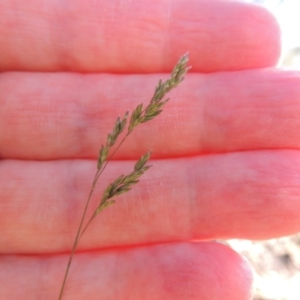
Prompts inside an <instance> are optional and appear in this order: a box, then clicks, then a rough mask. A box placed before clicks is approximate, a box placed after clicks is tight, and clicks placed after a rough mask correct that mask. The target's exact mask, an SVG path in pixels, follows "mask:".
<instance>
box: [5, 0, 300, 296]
mask: <svg viewBox="0 0 300 300" xmlns="http://www.w3.org/2000/svg"><path fill="white" fill-rule="evenodd" d="M0 11H1V12H2V16H1V20H2V22H1V24H2V25H1V27H0V30H1V35H0V45H1V55H0V66H1V69H2V70H3V71H5V72H3V73H2V74H1V76H0V86H1V91H2V93H1V98H0V103H1V117H0V122H1V123H0V154H1V157H2V161H1V165H0V220H1V222H0V232H1V233H2V234H1V236H0V251H1V253H2V254H1V260H0V286H1V289H0V299H12V300H15V299H57V297H58V292H59V288H60V285H61V283H62V282H61V281H62V278H63V274H64V271H65V264H66V262H67V259H68V252H69V251H70V248H71V247H72V242H73V240H74V237H75V232H76V230H77V227H78V224H79V219H80V216H81V214H82V209H83V207H84V202H85V200H86V197H87V193H88V191H89V188H90V184H91V180H92V178H93V174H94V172H95V168H96V157H97V154H98V151H99V148H100V145H101V143H102V142H103V141H104V140H105V137H106V135H107V133H108V132H109V131H110V130H111V127H112V124H113V123H114V120H115V118H116V116H117V115H119V114H121V115H123V114H124V112H125V111H126V110H127V109H133V108H134V107H135V106H136V105H137V104H139V103H141V102H144V103H147V102H148V101H149V98H150V97H151V95H152V93H153V89H154V86H155V85H156V83H157V80H158V78H159V77H161V74H160V73H163V72H169V71H170V70H171V68H172V66H173V65H174V63H175V62H176V61H177V59H178V58H179V56H181V55H182V54H183V53H184V52H186V51H189V53H190V58H191V61H190V64H191V65H192V67H193V69H192V72H193V74H188V76H187V79H186V80H185V81H184V82H183V83H182V85H181V86H180V87H179V88H178V89H177V90H176V91H175V92H174V93H173V95H172V99H171V101H170V102H169V103H168V105H167V107H166V108H165V111H164V112H163V114H162V115H161V116H159V117H158V118H157V119H156V120H154V121H153V122H152V123H151V126H148V124H144V125H143V126H140V127H139V128H138V129H137V130H136V131H135V132H134V133H133V134H132V136H130V139H129V140H128V142H127V143H126V144H124V145H123V147H122V148H121V149H120V151H119V153H118V154H117V155H116V156H115V161H113V162H111V163H110V166H109V168H107V171H106V173H104V176H103V177H102V179H103V181H101V182H99V187H98V189H97V191H96V193H95V195H94V197H93V203H92V204H91V210H92V208H93V207H95V205H96V204H97V203H98V200H99V198H100V195H101V191H102V190H103V188H104V187H105V186H106V184H107V182H109V181H111V180H112V179H114V178H115V177H116V176H118V175H120V174H121V173H123V172H124V170H127V169H128V168H131V167H132V165H133V163H134V162H133V161H131V160H136V159H137V158H138V157H139V156H140V155H141V154H142V153H144V152H145V151H147V150H149V149H151V148H153V150H154V151H153V162H152V163H153V165H154V166H153V168H152V169H151V170H149V171H148V172H147V174H146V175H145V177H144V178H142V180H141V182H140V183H139V185H137V186H135V188H134V189H133V190H132V191H131V192H130V193H128V194H125V195H124V196H120V197H119V198H118V201H117V203H116V204H115V205H113V206H111V207H110V208H109V209H107V210H106V211H105V212H103V213H102V214H101V215H100V216H99V217H98V218H97V219H96V220H95V221H94V222H93V223H92V224H91V226H90V228H89V229H88V230H87V231H86V233H85V235H84V236H83V238H82V240H81V241H80V244H79V246H78V252H77V253H76V255H75V258H74V261H73V264H72V266H71V271H70V276H69V278H68V282H67V287H66V290H65V294H64V298H63V299H72V300H74V299H75V300H76V299H99V298H101V299H107V300H110V299H120V300H123V299H133V300H141V299H143V300H152V299H166V300H168V299H172V300H173V299H185V300H187V299H201V300H205V299H210V300H212V299H224V300H226V299H230V300H235V299H236V300H243V299H250V297H251V295H250V294H251V291H250V290H251V270H250V268H249V266H248V265H247V263H246V262H245V261H244V260H243V259H242V258H241V257H239V255H238V254H236V253H235V252H233V251H232V250H230V249H228V248H227V247H225V246H224V245H221V244H218V243H214V242H209V240H214V239H223V238H236V237H240V238H250V239H251V238H252V239H260V238H270V237H274V236H280V235H285V234H290V233H293V232H296V231H298V230H299V228H300V221H299V220H298V219H299V218H298V215H297V212H298V208H299V206H300V205H299V200H298V199H299V195H298V194H299V192H298V190H299V188H298V186H299V184H298V168H297V166H298V164H299V163H300V160H299V154H298V151H297V148H298V147H299V144H300V143H299V138H298V128H299V126H298V123H299V122H298V114H297V112H298V109H299V104H298V102H299V95H300V90H299V89H297V86H299V84H298V83H299V75H298V74H296V73H289V72H282V71H278V70H275V69H260V68H265V67H270V66H273V65H274V64H275V62H276V61H277V59H278V55H279V37H278V36H279V34H278V28H277V25H276V24H275V22H274V20H273V18H272V17H270V16H269V14H268V13H267V12H265V11H264V10H262V9H261V8H258V7H253V6H250V5H246V4H241V3H235V2H229V1H192V0H188V1H187V0H185V1H170V0H169V1H167V0H163V1H161V0H160V1H153V0H152V1H148V0H147V1H143V2H139V1H131V2H129V3H124V2H122V3H118V4H116V3H115V2H113V1H98V2H97V1H96V2H93V1H90V2H88V3H87V2H83V1H80V0H78V1H72V2H70V3H68V2H66V1H60V2H58V3H57V2H51V1H49V3H43V5H42V3H41V2H40V1H30V2H28V1H27V2H26V3H25V2H24V4H23V3H22V4H18V7H16V6H15V5H13V3H12V1H4V2H2V3H1V4H0ZM251 69H252V70H251ZM52 71H54V72H52ZM51 72H52V73H51ZM288 149H290V150H288ZM292 149H294V150H292ZM192 240H197V241H196V242H195V241H194V242H191V241H192ZM203 241H206V242H203Z"/></svg>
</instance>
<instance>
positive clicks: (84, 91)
mask: <svg viewBox="0 0 300 300" xmlns="http://www.w3.org/2000/svg"><path fill="white" fill-rule="evenodd" d="M158 77H159V75H144V76H115V75H75V74H29V73H6V74H2V75H1V77H0V89H1V91H2V93H1V96H0V105H1V108H2V109H1V111H0V154H1V156H2V157H3V158H18V159H57V158H78V157H79V158H96V157H97V155H98V152H99V148H100V145H101V144H103V143H105V140H106V136H107V134H108V133H109V132H111V130H112V128H113V125H114V122H115V120H116V117H117V115H122V116H123V115H124V113H125V112H126V111H127V110H128V109H129V110H131V111H132V110H133V109H134V108H135V107H136V106H137V105H138V104H140V103H145V105H147V104H148V103H149V99H151V97H152V94H153V90H154V87H155V85H156V84H157V81H158ZM16 82H18V85H17V86H16V85H15V83H16ZM299 87H300V76H299V73H297V72H294V73H292V72H283V71H275V70H255V71H247V72H246V71H243V72H228V73H226V72H222V73H218V74H209V75H200V74H189V75H188V76H187V78H186V80H185V81H184V82H183V83H182V85H181V86H179V87H178V88H177V90H176V91H175V92H174V93H173V94H172V95H171V96H170V97H171V100H170V101H169V103H168V104H167V106H166V107H165V109H164V111H163V113H162V115H160V116H158V117H157V119H154V120H153V121H151V126H149V124H150V123H146V124H142V125H141V126H139V128H137V129H136V130H135V132H133V134H132V135H130V137H129V140H128V142H127V143H125V144H124V145H123V146H122V148H121V149H120V151H119V152H118V153H117V154H116V156H115V158H116V159H120V158H137V157H138V156H141V155H142V154H143V153H145V152H146V151H148V150H149V149H154V154H153V155H154V156H155V157H160V158H161V157H178V156H191V155H198V154H202V153H214V152H228V151H240V150H254V149H262V148H264V149H271V148H275V149H278V148H299V147H300V139H299V134H298V132H299V131H298V129H299V126H300V124H299V117H298V116H299V115H300V88H299Z"/></svg>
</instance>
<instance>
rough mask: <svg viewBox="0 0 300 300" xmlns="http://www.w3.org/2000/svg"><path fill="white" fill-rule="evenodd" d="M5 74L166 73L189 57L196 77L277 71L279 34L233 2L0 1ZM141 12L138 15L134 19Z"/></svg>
mask: <svg viewBox="0 0 300 300" xmlns="http://www.w3.org/2000/svg"><path fill="white" fill-rule="evenodd" d="M0 11H1V20H2V22H1V24H0V49H1V50H0V51H1V52H0V68H1V69H2V70H22V71H24V70H35V71H37V70H39V71H66V70H69V71H80V72H95V71H106V72H117V73H119V72H157V71H160V72H163V71H167V70H169V69H170V68H171V67H172V65H173V64H174V61H176V60H177V59H178V57H179V56H181V55H182V54H183V53H185V52H186V51H189V52H190V55H191V61H192V65H193V68H194V71H202V72H211V71H217V70H237V69H245V68H257V67H265V66H270V65H274V64H275V63H276V61H277V59H278V57H279V52H280V50H279V49H280V40H279V29H278V25H277V23H276V22H275V19H274V17H272V16H271V15H270V14H269V13H268V12H267V11H266V10H265V9H263V8H261V7H258V6H252V5H249V4H245V3H238V2H233V1H194V0H188V1H186V0H177V1H173V0H163V1H152V0H147V1H143V2H142V3H141V2H140V1H139V0H134V1H125V2H122V1H119V2H118V4H116V3H115V2H113V1H106V0H101V1H96V2H95V1H82V0H76V1H71V2H70V1H64V2H60V1H58V2H57V1H51V0H48V1H43V2H42V1H39V0H30V1H26V2H22V3H19V4H18V6H16V5H15V3H14V1H11V0H5V1H1V4H0ZM137 11H138V12H139V13H138V14H137V13H136V12H137Z"/></svg>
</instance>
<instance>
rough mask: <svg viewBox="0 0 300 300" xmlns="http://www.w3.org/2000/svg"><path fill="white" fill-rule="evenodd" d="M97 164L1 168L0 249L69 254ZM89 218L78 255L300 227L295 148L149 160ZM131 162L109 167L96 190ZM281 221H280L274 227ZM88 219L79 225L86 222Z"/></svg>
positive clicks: (299, 166)
mask: <svg viewBox="0 0 300 300" xmlns="http://www.w3.org/2000/svg"><path fill="white" fill-rule="evenodd" d="M95 164H96V162H94V161H69V160H66V161H56V162H18V161H3V162H1V173H0V193H1V194H0V199H1V203H0V204H1V207H0V220H1V223H0V231H1V233H2V234H1V236H0V247H1V248H0V251H1V252H6V253H33V252H34V253H44V252H49V251H52V252H61V251H69V250H70V249H71V247H72V243H73V240H74V238H75V235H76V230H77V228H78V226H79V222H80V218H81V215H82V213H83V208H84V205H85V202H86V199H87V196H88V192H89V190H90V184H91V182H92V177H93V175H92V174H93V173H94V170H95V168H96V166H95ZM153 165H154V166H153V167H152V168H151V169H150V170H149V171H148V172H147V173H146V174H145V175H144V176H143V177H142V178H141V181H140V182H139V183H138V184H137V185H135V186H134V187H133V189H132V190H131V191H130V192H129V193H126V194H123V195H121V196H118V197H117V198H116V200H117V203H115V204H114V205H112V206H110V207H109V208H107V209H106V210H105V211H104V212H102V213H101V214H100V215H98V216H97V217H96V219H95V220H94V221H93V222H92V223H91V224H90V226H89V228H88V230H87V231H86V232H85V234H84V236H83V238H82V240H81V243H80V245H79V246H78V247H79V249H82V250H87V249H99V248H103V247H119V246H128V245H137V244H148V243H158V242H171V241H182V240H195V239H197V240H209V239H228V238H247V239H267V238H273V237H278V236H283V235H288V234H293V233H296V232H298V231H299V228H300V219H299V213H298V212H299V209H300V200H299V199H300V197H299V194H300V192H299V191H300V190H299V186H300V183H299V170H300V154H299V151H291V150H290V151H288V150H286V151H254V152H241V153H231V154H223V155H207V156H199V157H194V158H188V159H173V160H157V161H153ZM132 168H133V163H131V162H123V163H121V162H118V163H116V162H112V163H111V164H110V166H109V167H108V168H107V172H106V173H105V174H104V176H103V177H102V178H101V180H99V183H98V188H97V189H96V190H95V194H94V196H93V198H92V201H91V203H90V209H89V211H88V213H87V216H91V215H92V213H93V211H94V210H95V209H96V207H97V205H98V204H99V202H100V199H101V197H102V191H103V189H104V188H105V187H106V186H107V185H108V183H109V182H111V181H113V180H114V179H116V178H117V177H118V176H119V175H120V174H122V173H123V174H128V173H129V172H131V170H132ZM283 220H284V221H283ZM87 221H88V218H87V219H86V222H87Z"/></svg>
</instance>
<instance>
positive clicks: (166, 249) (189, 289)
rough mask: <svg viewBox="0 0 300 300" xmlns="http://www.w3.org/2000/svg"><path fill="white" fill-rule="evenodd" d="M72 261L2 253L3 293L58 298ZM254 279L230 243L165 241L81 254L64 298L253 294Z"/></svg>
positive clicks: (245, 298) (235, 297)
mask: <svg viewBox="0 0 300 300" xmlns="http://www.w3.org/2000/svg"><path fill="white" fill-rule="evenodd" d="M66 262H67V255H56V256H51V255H48V256H41V257H36V256H2V257H1V258H0V285H1V287H2V288H1V290H0V296H1V299H10V300H17V299H23V298H24V295H26V298H28V299H44V300H47V299H56V298H57V297H58V294H59V289H60V285H61V281H62V279H63V272H64V265H65V264H66ZM251 284H252V274H251V268H250V267H249V265H248V263H246V262H245V260H244V259H242V258H241V257H240V256H239V255H237V254H236V253H235V252H233V251H232V250H231V249H229V248H227V247H225V246H224V245H221V244H214V243H186V244H164V245H156V246H148V247H138V248H128V249H120V250H110V251H103V252H92V253H80V254H79V253H78V254H76V255H75V258H74V260H73V264H72V265H71V271H70V275H69V278H68V281H67V285H66V290H65V293H64V297H63V299H65V300H67V299H72V300H77V299H78V300H79V299H90V300H93V299H99V295H101V299H105V300H112V299H140V300H150V299H151V300H152V299H166V300H168V299H170V300H171V299H172V300H176V299H178V300H179V299H186V300H189V299H202V300H206V299H209V300H217V299H224V300H226V299H228V300H249V299H251ZM16 285H17V286H18V288H15V287H16Z"/></svg>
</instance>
